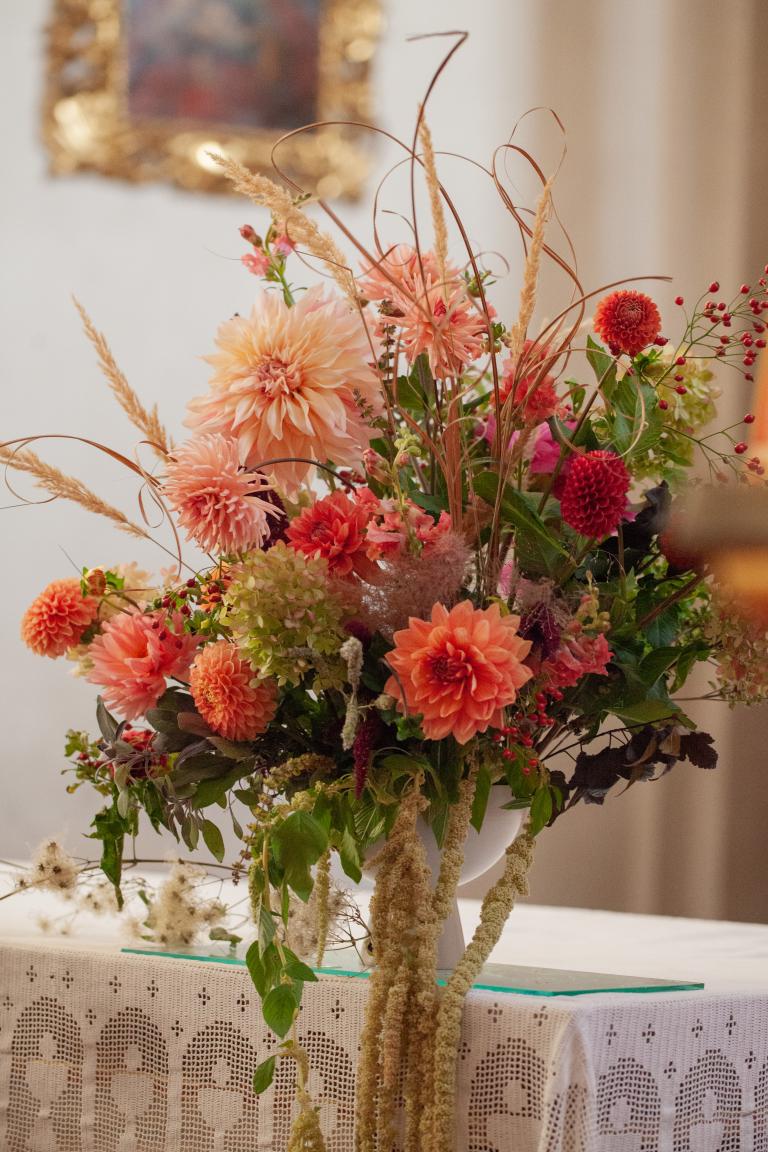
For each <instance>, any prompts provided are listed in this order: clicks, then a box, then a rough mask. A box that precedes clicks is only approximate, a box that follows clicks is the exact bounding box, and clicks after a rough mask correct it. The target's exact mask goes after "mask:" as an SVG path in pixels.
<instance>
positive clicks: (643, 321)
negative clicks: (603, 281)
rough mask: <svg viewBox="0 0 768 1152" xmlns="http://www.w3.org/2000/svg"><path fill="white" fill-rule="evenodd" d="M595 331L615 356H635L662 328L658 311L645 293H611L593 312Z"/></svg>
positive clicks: (652, 340) (651, 341)
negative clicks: (620, 354) (624, 354)
mask: <svg viewBox="0 0 768 1152" xmlns="http://www.w3.org/2000/svg"><path fill="white" fill-rule="evenodd" d="M594 325H595V332H597V334H598V336H601V337H602V338H603V340H605V342H606V344H607V345H608V347H609V348H610V350H611V352H613V354H614V356H617V355H618V354H619V353H620V352H625V353H626V354H627V356H637V354H638V352H642V350H643V348H647V347H648V345H649V344H652V343H653V342H654V340H655V339H656V337H657V336H658V335H659V332H660V331H661V317H660V316H659V310H658V308H657V307H656V305H655V304H654V302H653V300H651V298H650V296H646V295H645V293H644V292H632V291H621V292H611V294H610V295H609V296H604V297H603V299H602V300H601V301H600V303H599V304H598V306H597V311H596V312H595V321H594Z"/></svg>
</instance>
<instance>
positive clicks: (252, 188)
mask: <svg viewBox="0 0 768 1152" xmlns="http://www.w3.org/2000/svg"><path fill="white" fill-rule="evenodd" d="M209 155H210V157H211V159H212V160H214V161H215V162H216V163H217V164H219V165H220V166H221V167H222V168H223V169H224V172H225V174H226V176H227V178H228V179H229V180H230V181H231V183H232V187H233V188H234V189H235V191H236V192H242V193H243V195H244V196H248V197H249V198H250V199H251V200H253V202H254V204H258V205H260V206H261V207H262V208H268V209H269V211H270V212H271V213H272V215H273V216H274V217H275V218H276V220H277V221H278V223H279V225H280V227H281V228H283V229H284V230H285V232H286V235H288V236H290V238H291V240H293V241H294V242H295V243H297V244H301V245H303V247H304V248H306V249H307V251H308V252H309V253H310V255H312V256H315V257H317V259H318V260H322V261H323V263H324V264H327V266H328V269H329V271H330V273H331V276H332V277H333V279H334V280H335V281H336V283H337V284H338V286H339V288H340V289H341V291H342V292H343V293H344V295H345V296H347V297H349V299H350V301H351V302H352V303H353V304H354V305H355V307H358V306H359V301H358V295H357V290H356V288H355V278H354V276H353V275H352V272H351V271H350V268H349V265H348V263H347V261H346V259H345V257H344V254H343V253H342V252H341V251H340V249H339V248H338V247H337V246H336V244H335V243H334V241H333V240H332V239H331V237H330V236H327V235H326V234H325V232H321V231H320V229H319V228H318V226H317V224H315V222H314V220H310V219H309V217H307V216H305V215H304V213H303V212H302V211H301V209H300V208H298V207H297V206H296V204H295V203H294V201H293V197H292V196H291V194H290V193H289V192H287V191H286V190H285V188H282V187H281V186H280V185H279V184H276V183H275V182H274V180H270V179H269V177H268V176H261V175H259V174H258V173H256V172H251V171H250V170H249V169H248V168H246V167H245V165H243V164H240V163H238V161H237V160H233V159H232V157H231V156H219V155H217V154H216V153H215V152H211V153H209Z"/></svg>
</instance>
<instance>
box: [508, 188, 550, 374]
mask: <svg viewBox="0 0 768 1152" xmlns="http://www.w3.org/2000/svg"><path fill="white" fill-rule="evenodd" d="M551 202H552V181H551V180H547V182H546V184H545V185H544V187H543V188H542V191H541V196H540V197H539V202H538V204H537V205H536V216H535V218H534V221H533V229H532V231H531V245H530V247H529V249H528V255H527V256H526V259H525V271H524V273H523V287H522V289H521V291H520V311H519V313H518V317H517V320H516V322H515V324H514V326H513V327H512V328H511V329H510V331H509V333H508V334H507V336H506V338H505V343H506V345H507V347H508V348H509V350H510V353H511V355H512V359H513V360H515V361H516V360H518V359H519V357H520V353H521V352H522V350H523V345H524V343H525V337H526V333H527V332H528V325H529V324H530V322H531V318H532V316H533V310H534V308H535V307H536V288H537V285H538V280H539V266H540V264H541V253H542V249H543V247H544V232H545V231H546V227H547V221H548V220H549V209H550V205H551Z"/></svg>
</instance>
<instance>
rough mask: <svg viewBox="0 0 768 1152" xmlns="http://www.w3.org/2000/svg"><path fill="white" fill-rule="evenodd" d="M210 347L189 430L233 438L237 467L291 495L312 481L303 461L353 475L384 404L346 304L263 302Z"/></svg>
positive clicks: (265, 298) (268, 296) (313, 299)
mask: <svg viewBox="0 0 768 1152" xmlns="http://www.w3.org/2000/svg"><path fill="white" fill-rule="evenodd" d="M216 343H217V345H218V349H219V350H218V352H216V353H215V354H214V355H213V356H209V357H207V359H208V362H209V363H210V364H212V365H213V366H214V369H215V371H214V374H213V376H212V378H211V387H210V391H209V393H208V394H207V395H206V396H201V397H198V398H197V399H195V400H192V401H191V403H190V405H189V415H188V418H187V425H188V426H189V427H191V428H195V429H199V430H201V431H209V432H222V433H223V434H224V435H225V436H232V437H234V438H235V439H236V440H237V444H238V451H239V456H240V461H241V463H244V464H246V465H247V466H248V467H251V468H260V469H262V470H263V471H264V472H266V473H267V474H268V475H269V476H270V477H274V479H275V481H276V483H278V485H279V486H281V487H282V488H284V489H285V491H286V492H288V493H289V494H292V493H294V492H295V491H296V489H297V488H298V487H299V485H300V484H301V483H302V481H303V480H304V479H305V478H306V477H307V475H308V474H309V473H310V472H311V471H312V465H311V463H307V462H306V461H307V460H309V461H313V460H316V461H318V462H320V463H323V462H325V461H326V460H332V461H333V462H334V463H335V464H336V465H340V466H342V467H343V466H348V467H352V468H356V467H359V466H360V464H361V461H362V455H363V452H364V450H365V449H366V448H367V447H368V445H369V443H370V441H371V439H372V437H373V436H374V435H375V433H374V431H373V429H372V428H371V427H370V425H369V422H368V421H369V418H370V417H373V416H376V415H378V413H379V412H380V411H381V409H382V404H383V400H382V396H381V391H380V389H379V383H378V379H377V377H376V374H375V372H374V370H373V369H372V367H371V366H370V363H369V361H370V359H371V351H370V346H369V343H368V340H367V337H366V333H365V328H364V326H363V325H362V324H361V322H360V318H359V316H357V315H356V314H355V313H354V312H353V311H352V310H351V309H350V308H349V306H348V304H346V303H345V302H344V301H343V300H338V299H334V298H332V297H329V296H326V295H325V294H324V293H323V291H322V289H320V288H314V289H312V290H311V291H309V292H307V293H305V294H304V295H303V296H302V297H301V298H300V299H299V300H298V301H297V302H296V304H294V306H293V307H292V308H289V307H288V306H287V304H286V303H285V302H284V300H283V299H282V297H281V296H279V295H278V294H277V293H276V292H263V293H262V294H261V295H260V296H259V297H258V299H257V301H256V303H255V304H254V306H253V309H252V311H251V314H250V316H235V317H233V319H231V320H228V321H227V322H226V323H225V324H222V326H221V328H220V329H219V332H218V336H217V339H216ZM272 460H279V461H281V462H280V463H275V464H271V463H269V462H270V461H272Z"/></svg>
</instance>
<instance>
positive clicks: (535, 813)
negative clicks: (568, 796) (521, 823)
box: [528, 786, 553, 836]
mask: <svg viewBox="0 0 768 1152" xmlns="http://www.w3.org/2000/svg"><path fill="white" fill-rule="evenodd" d="M552 807H553V805H552V793H551V792H550V790H549V788H548V787H546V786H545V787H543V788H539V789H537V791H536V792H535V793H534V797H533V801H532V802H531V816H530V823H529V827H528V830H529V833H530V835H531V836H536V835H538V833H539V832H540V831H541V830H542V828H544V827H545V825H546V824H548V823H549V820H550V818H551V816H552Z"/></svg>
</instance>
